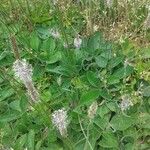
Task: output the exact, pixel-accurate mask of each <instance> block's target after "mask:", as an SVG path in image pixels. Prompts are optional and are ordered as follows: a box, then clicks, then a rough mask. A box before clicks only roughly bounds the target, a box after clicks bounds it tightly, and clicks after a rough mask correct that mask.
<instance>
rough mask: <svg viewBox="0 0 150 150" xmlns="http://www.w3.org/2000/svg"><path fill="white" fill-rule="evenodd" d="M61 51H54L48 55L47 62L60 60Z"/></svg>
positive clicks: (51, 62)
mask: <svg viewBox="0 0 150 150" xmlns="http://www.w3.org/2000/svg"><path fill="white" fill-rule="evenodd" d="M61 57H62V56H61V52H59V51H58V52H56V53H55V54H51V55H49V58H48V59H47V60H46V63H47V64H53V63H55V62H57V61H59V60H61Z"/></svg>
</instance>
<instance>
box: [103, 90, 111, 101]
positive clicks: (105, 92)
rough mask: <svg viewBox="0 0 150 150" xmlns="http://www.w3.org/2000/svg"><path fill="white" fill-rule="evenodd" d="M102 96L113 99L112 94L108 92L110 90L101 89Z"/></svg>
mask: <svg viewBox="0 0 150 150" xmlns="http://www.w3.org/2000/svg"><path fill="white" fill-rule="evenodd" d="M100 96H101V97H103V98H105V99H107V100H111V98H112V96H111V95H110V94H109V93H108V91H107V90H106V89H101V90H100Z"/></svg>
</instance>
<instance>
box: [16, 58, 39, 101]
mask: <svg viewBox="0 0 150 150" xmlns="http://www.w3.org/2000/svg"><path fill="white" fill-rule="evenodd" d="M13 70H14V72H15V76H16V77H17V78H19V79H20V80H21V82H22V83H23V84H24V85H25V87H26V89H27V92H28V95H29V96H30V98H31V100H32V101H33V102H37V101H38V100H39V93H38V92H37V90H36V88H35V87H34V84H33V82H32V74H33V69H32V66H31V65H30V64H28V63H27V61H26V60H25V59H23V60H19V59H17V60H16V61H15V62H14V63H13Z"/></svg>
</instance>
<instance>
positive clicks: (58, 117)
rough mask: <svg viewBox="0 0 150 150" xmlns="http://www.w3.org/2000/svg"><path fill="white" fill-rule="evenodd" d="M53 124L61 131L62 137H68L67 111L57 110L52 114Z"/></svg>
mask: <svg viewBox="0 0 150 150" xmlns="http://www.w3.org/2000/svg"><path fill="white" fill-rule="evenodd" d="M52 123H53V124H54V126H55V127H56V128H57V129H58V130H59V132H60V134H61V136H62V137H66V136H67V126H68V120H67V111H66V110H65V109H64V108H63V109H59V110H55V111H54V112H53V113H52Z"/></svg>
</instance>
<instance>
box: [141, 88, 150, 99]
mask: <svg viewBox="0 0 150 150" xmlns="http://www.w3.org/2000/svg"><path fill="white" fill-rule="evenodd" d="M142 93H143V96H145V97H150V86H147V87H146V88H144V89H143V92H142Z"/></svg>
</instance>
